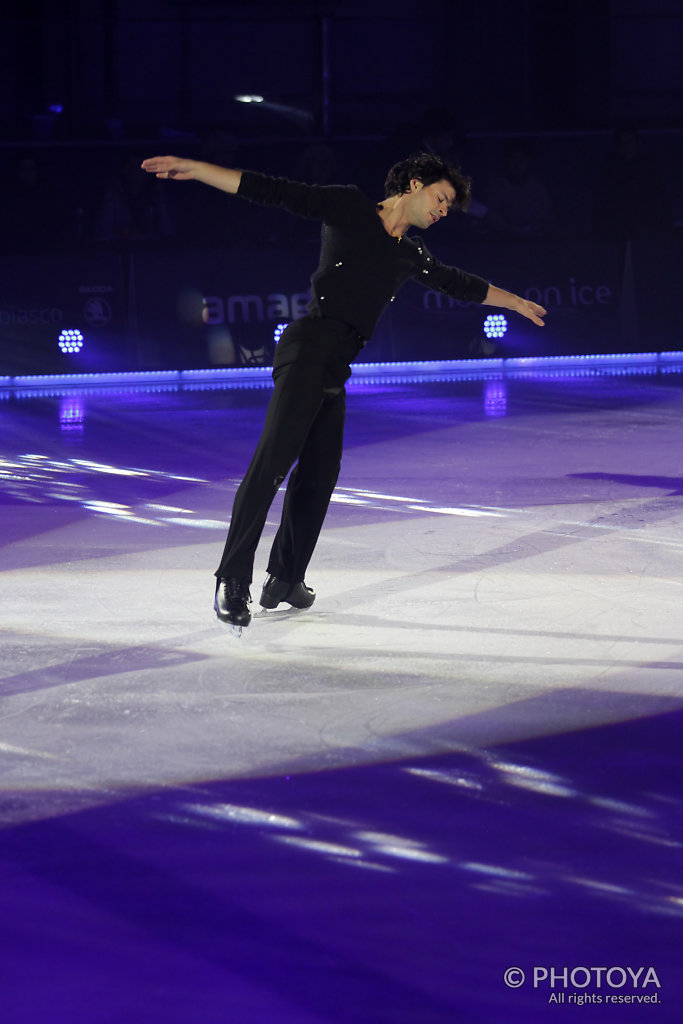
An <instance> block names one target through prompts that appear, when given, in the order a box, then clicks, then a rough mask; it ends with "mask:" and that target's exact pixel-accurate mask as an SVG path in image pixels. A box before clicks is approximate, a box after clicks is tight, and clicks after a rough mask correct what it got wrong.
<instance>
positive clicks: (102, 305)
mask: <svg viewBox="0 0 683 1024" xmlns="http://www.w3.org/2000/svg"><path fill="white" fill-rule="evenodd" d="M83 316H84V317H85V319H86V320H87V321H88V323H89V324H90V325H91V326H93V327H104V325H105V324H108V323H109V321H110V320H111V306H110V305H109V303H108V302H107V300H106V299H103V298H100V297H99V296H98V297H97V298H92V299H88V301H87V302H86V304H85V305H84V306H83Z"/></svg>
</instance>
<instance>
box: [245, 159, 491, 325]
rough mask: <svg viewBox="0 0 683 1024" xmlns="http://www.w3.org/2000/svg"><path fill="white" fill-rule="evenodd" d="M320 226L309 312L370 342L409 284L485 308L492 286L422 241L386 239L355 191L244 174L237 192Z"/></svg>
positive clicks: (374, 212) (365, 200)
mask: <svg viewBox="0 0 683 1024" xmlns="http://www.w3.org/2000/svg"><path fill="white" fill-rule="evenodd" d="M237 194H238V195H239V196H241V197H243V198H244V199H248V200H250V201H251V202H254V203H261V204H262V205H264V206H279V207H282V208H283V209H285V210H289V212H290V213H294V214H297V215H298V216H300V217H308V218H311V219H314V220H321V221H322V222H323V232H322V247H321V252H320V261H319V264H318V268H317V270H316V271H315V272H314V274H313V276H312V278H311V301H310V303H309V305H308V309H309V311H310V312H312V313H314V314H316V315H318V316H323V317H335V318H336V319H338V320H343V321H344V322H345V323H347V324H350V325H351V326H352V327H354V328H355V329H356V330H357V331H358V333H359V334H360V335H361V336H362V337H363V338H365V339H368V338H370V337H371V335H372V332H373V330H374V328H375V326H376V324H377V321H378V320H379V318H380V316H381V314H382V312H383V310H384V309H385V308H386V306H387V305H388V303H389V302H391V301H393V299H394V297H395V295H396V292H397V291H398V289H399V288H400V287H401V286H402V285H404V284H405V282H406V281H408V280H410V279H411V278H412V279H413V280H415V281H418V282H419V283H420V284H421V285H424V287H426V288H433V289H435V290H436V291H441V292H444V293H445V294H446V295H451V296H453V297H454V298H456V299H464V300H466V301H469V302H483V301H484V299H485V298H486V293H487V291H488V282H487V281H485V280H484V279H483V278H481V277H477V276H476V275H474V274H468V273H466V272H465V271H464V270H459V269H458V268H457V267H449V266H446V265H445V264H443V263H440V262H439V261H438V260H437V259H435V258H434V257H433V256H432V254H431V253H430V252H429V250H428V249H427V247H426V246H425V244H424V242H423V241H422V239H421V238H419V237H417V236H414V237H411V238H408V237H407V236H405V235H404V236H403V237H402V238H401V239H397V238H393V237H392V236H391V235H389V234H388V233H387V231H386V230H385V228H384V225H383V224H382V220H381V218H380V217H379V216H378V214H377V207H376V204H375V203H373V202H372V201H371V200H370V199H368V197H367V196H365V195H363V193H362V192H360V191H359V189H357V188H356V187H355V185H306V184H303V183H301V182H295V181H288V180H287V179H286V178H271V177H269V176H268V175H265V174H257V173H256V172H255V171H243V172H242V179H241V181H240V186H239V190H238V193H237Z"/></svg>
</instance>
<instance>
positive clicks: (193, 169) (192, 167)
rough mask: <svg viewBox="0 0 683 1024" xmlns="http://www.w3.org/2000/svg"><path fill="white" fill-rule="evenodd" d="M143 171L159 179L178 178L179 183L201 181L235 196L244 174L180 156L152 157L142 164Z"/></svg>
mask: <svg viewBox="0 0 683 1024" xmlns="http://www.w3.org/2000/svg"><path fill="white" fill-rule="evenodd" d="M142 169H143V171H147V173H148V174H155V175H156V176H157V178H177V180H178V181H201V182H203V183H204V184H205V185H211V186H212V187H213V188H219V189H221V191H222V192H230V193H231V194H232V195H235V193H236V192H237V189H238V188H239V187H240V181H241V180H242V172H241V171H235V170H232V169H231V168H229V167H219V166H218V165H217V164H207V163H206V162H205V161H203V160H187V159H185V158H183V157H178V156H152V157H150V158H149V159H148V160H143V162H142Z"/></svg>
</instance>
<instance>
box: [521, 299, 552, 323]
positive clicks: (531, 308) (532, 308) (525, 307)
mask: <svg viewBox="0 0 683 1024" xmlns="http://www.w3.org/2000/svg"><path fill="white" fill-rule="evenodd" d="M517 312H518V313H520V314H521V315H522V316H525V317H526V318H527V320H531V321H532V323H535V324H536V326H537V327H545V320H544V319H543V317H544V316H546V314H547V312H548V310H547V309H544V308H543V306H539V305H538V303H537V302H530V301H529V299H520V300H519V306H518V307H517Z"/></svg>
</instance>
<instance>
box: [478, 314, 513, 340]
mask: <svg viewBox="0 0 683 1024" xmlns="http://www.w3.org/2000/svg"><path fill="white" fill-rule="evenodd" d="M507 329H508V322H507V319H506V318H505V317H504V316H503V315H502V313H490V314H489V315H488V316H487V317H486V319H485V320H484V334H485V335H486V337H487V338H502V337H504V335H505V334H506V332H507Z"/></svg>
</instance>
